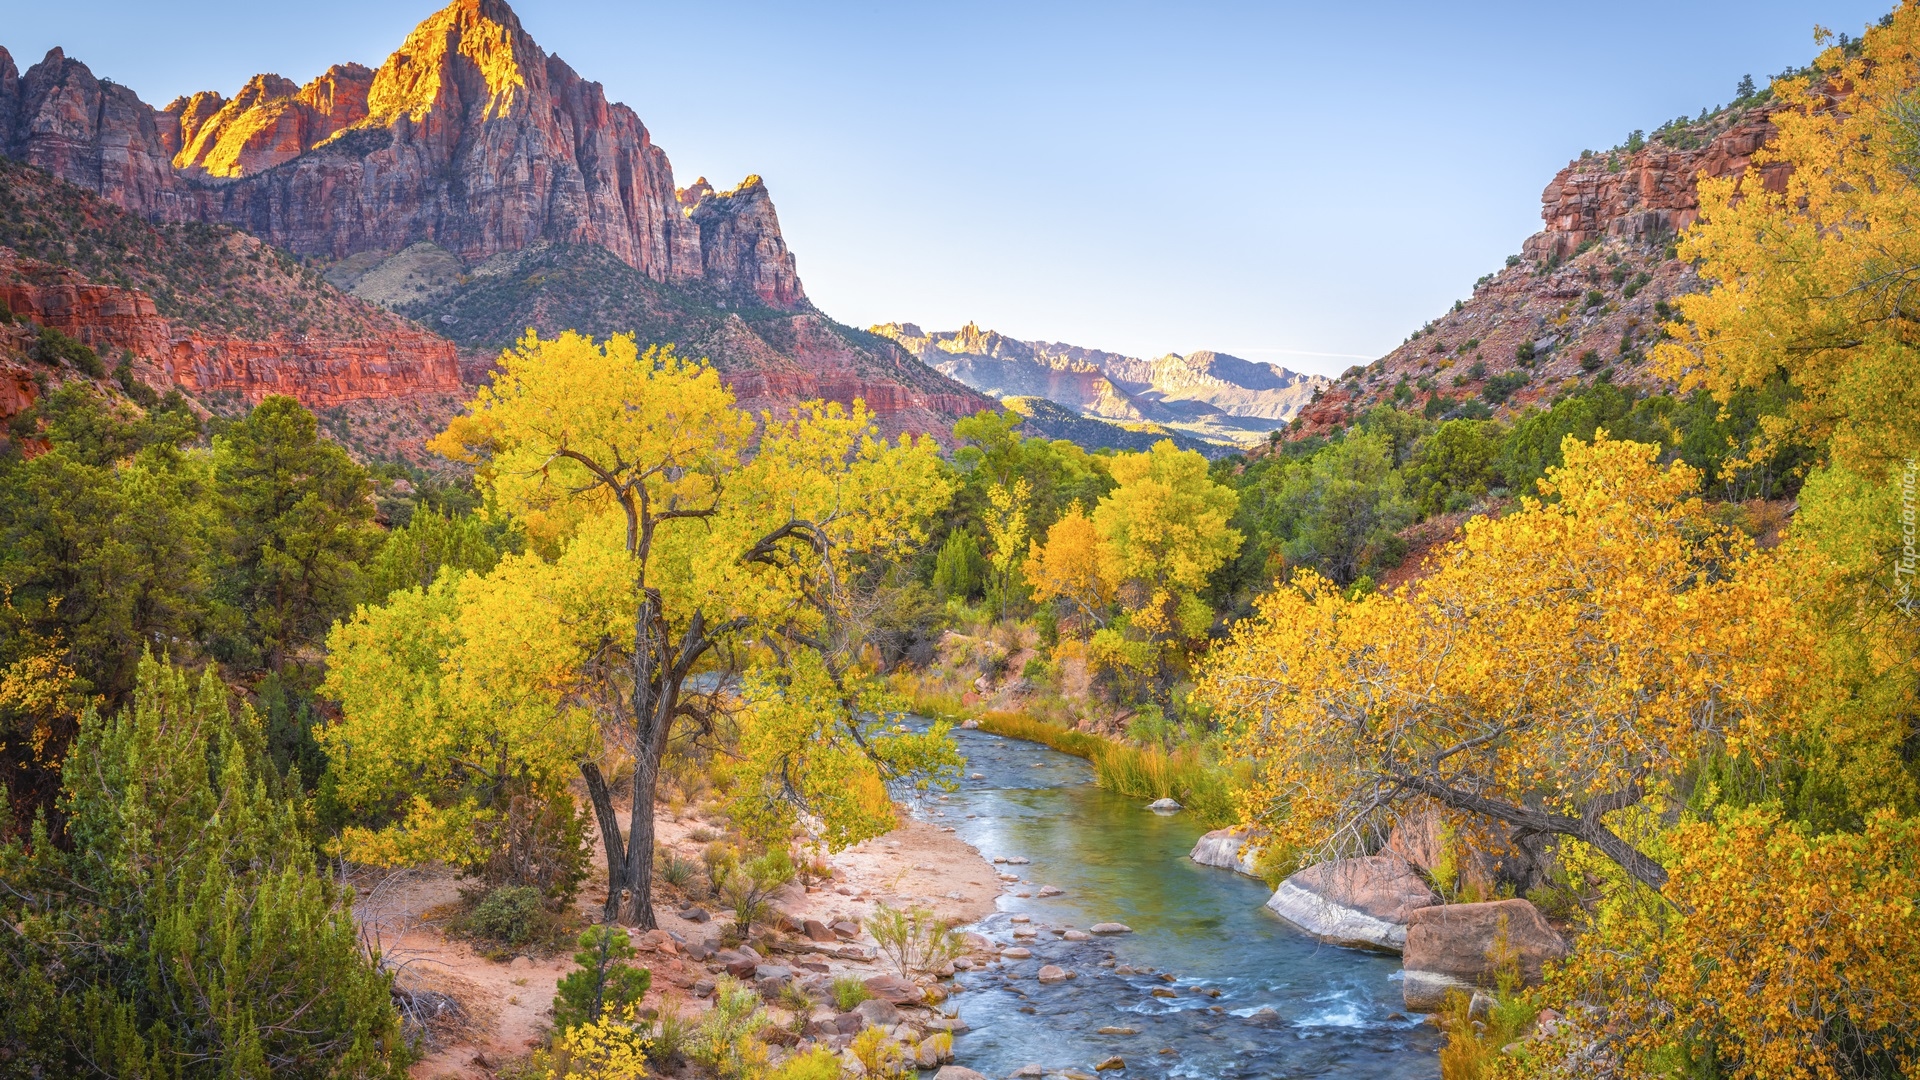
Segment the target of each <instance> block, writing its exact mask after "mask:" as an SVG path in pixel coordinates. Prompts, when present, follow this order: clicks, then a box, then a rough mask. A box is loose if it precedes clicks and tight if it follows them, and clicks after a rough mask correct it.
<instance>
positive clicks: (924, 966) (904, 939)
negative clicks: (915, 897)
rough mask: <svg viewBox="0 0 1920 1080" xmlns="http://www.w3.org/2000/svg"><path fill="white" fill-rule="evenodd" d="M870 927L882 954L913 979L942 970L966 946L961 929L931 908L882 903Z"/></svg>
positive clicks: (867, 919)
mask: <svg viewBox="0 0 1920 1080" xmlns="http://www.w3.org/2000/svg"><path fill="white" fill-rule="evenodd" d="M866 927H867V933H869V934H872V935H873V940H874V941H875V942H876V943H877V944H878V945H879V946H880V951H881V953H883V954H885V956H886V957H887V959H889V960H891V961H893V966H894V967H896V968H898V969H900V974H901V975H902V976H905V977H909V978H910V977H912V976H913V975H914V974H916V973H927V972H931V971H934V970H936V969H938V968H939V967H940V966H941V965H942V964H945V963H946V962H947V961H949V960H952V959H953V958H954V957H956V956H959V955H960V953H961V951H962V950H963V949H964V948H965V947H966V943H965V939H964V938H962V937H961V935H960V933H959V931H957V930H953V929H950V928H949V927H948V926H947V924H946V923H944V922H942V921H940V919H939V918H938V917H937V916H935V915H934V913H933V912H932V911H931V910H929V909H927V908H920V907H916V908H909V909H906V910H902V909H900V908H893V907H888V906H887V905H885V904H881V905H880V906H879V907H878V908H876V909H875V910H874V913H873V914H871V915H869V916H867V918H866Z"/></svg>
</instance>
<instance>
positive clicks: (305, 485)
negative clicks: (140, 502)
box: [213, 397, 375, 671]
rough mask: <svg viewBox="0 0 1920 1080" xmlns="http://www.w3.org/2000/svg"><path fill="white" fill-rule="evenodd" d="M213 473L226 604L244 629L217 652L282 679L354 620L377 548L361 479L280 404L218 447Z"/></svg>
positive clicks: (295, 410) (252, 416) (233, 429)
mask: <svg viewBox="0 0 1920 1080" xmlns="http://www.w3.org/2000/svg"><path fill="white" fill-rule="evenodd" d="M213 465H214V470H213V471H214V485H215V504H216V506H217V507H218V510H219V513H220V530H219V533H218V540H219V552H220V555H221V567H220V569H221V575H220V576H221V583H220V587H221V591H222V593H223V594H224V595H223V597H222V599H224V600H225V601H226V602H227V603H229V604H231V605H232V608H233V610H234V611H235V613H236V615H237V616H238V618H239V619H240V620H242V624H243V625H244V627H245V633H244V634H243V635H233V636H229V637H227V638H226V640H225V641H224V642H223V644H224V646H225V647H224V648H223V650H222V652H223V653H224V654H225V655H226V656H227V657H229V658H230V659H233V660H236V661H241V662H251V661H264V663H265V664H266V665H267V666H268V667H270V668H272V669H273V670H276V671H278V670H280V669H281V668H282V667H284V666H285V664H286V662H287V660H288V658H289V657H290V656H291V654H292V652H293V651H294V650H295V649H297V648H298V647H299V646H300V645H302V644H303V643H306V642H310V641H316V640H318V639H319V638H320V636H321V635H323V634H324V633H325V632H326V629H327V626H328V625H329V624H330V623H332V622H333V620H334V619H336V618H338V617H339V616H341V615H343V614H345V613H346V612H348V611H349V610H351V607H352V604H353V600H354V598H355V597H356V595H357V592H358V589H359V577H360V562H361V560H363V559H364V558H365V557H366V555H367V553H368V551H369V550H370V549H371V548H372V545H373V542H374V540H375V533H374V531H373V528H372V524H371V523H372V519H373V507H372V504H371V503H370V501H369V500H368V497H367V496H368V494H369V490H370V486H369V484H368V481H367V474H366V470H365V469H362V468H361V467H360V466H359V465H356V464H354V462H353V459H351V458H349V457H348V456H347V453H346V451H345V450H342V449H341V448H340V447H339V446H338V445H336V444H334V443H331V442H328V441H326V440H323V439H321V438H320V436H319V428H318V425H317V424H316V423H315V421H314V418H313V414H312V413H310V412H308V411H307V410H306V409H304V408H301V407H300V404H299V403H298V402H296V401H294V400H293V399H292V398H286V397H269V398H267V399H266V400H265V401H262V402H261V403H260V404H259V406H258V407H256V408H255V409H254V410H253V411H252V412H251V413H249V414H248V415H247V417H246V419H244V420H242V421H240V422H239V423H236V424H233V425H232V426H230V427H228V428H227V430H226V431H225V432H224V433H223V434H221V435H220V436H219V437H217V438H215V440H214V447H213Z"/></svg>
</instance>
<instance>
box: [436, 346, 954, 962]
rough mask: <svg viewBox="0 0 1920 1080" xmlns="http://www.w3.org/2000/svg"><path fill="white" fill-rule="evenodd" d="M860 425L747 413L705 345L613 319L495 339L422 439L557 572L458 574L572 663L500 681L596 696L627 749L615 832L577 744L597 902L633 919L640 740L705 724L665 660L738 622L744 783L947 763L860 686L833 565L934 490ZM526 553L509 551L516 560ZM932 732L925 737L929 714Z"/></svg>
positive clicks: (932, 459)
mask: <svg viewBox="0 0 1920 1080" xmlns="http://www.w3.org/2000/svg"><path fill="white" fill-rule="evenodd" d="M871 432H872V426H871V422H870V420H869V418H868V415H867V413H866V410H865V408H864V406H861V405H859V404H857V403H856V405H855V407H854V409H853V410H852V411H851V412H846V411H844V410H842V409H840V408H839V407H838V406H833V405H824V406H823V405H818V404H813V405H807V406H803V407H801V408H800V409H798V410H796V411H795V412H794V413H793V414H792V415H791V416H790V417H788V418H787V419H785V420H775V419H774V418H773V417H771V416H767V417H763V419H762V421H761V422H760V423H759V424H755V422H754V420H753V418H752V417H751V416H749V415H748V414H746V413H743V412H740V411H739V410H737V409H735V408H734V404H733V395H732V393H731V392H730V391H729V390H728V389H727V388H726V387H725V386H724V385H723V384H722V383H721V381H720V377H719V375H718V374H717V373H716V372H715V371H714V370H713V369H712V368H711V367H708V366H707V365H706V364H704V363H699V362H689V361H685V360H682V359H681V358H680V357H678V356H677V355H675V354H674V352H673V350H672V349H671V348H652V349H648V350H647V351H646V352H645V353H644V354H642V353H641V352H640V351H639V349H638V348H637V346H636V345H635V344H634V341H633V339H632V338H631V337H616V338H612V339H610V340H609V341H607V342H606V343H605V345H604V347H602V346H597V345H595V344H594V343H593V342H592V341H590V340H588V339H587V338H585V337H582V336H580V335H577V334H572V333H568V334H562V335H561V336H560V337H558V338H556V339H553V340H545V341H543V340H540V339H538V338H536V337H534V336H532V335H529V336H528V337H527V338H526V339H524V340H523V341H522V342H521V343H520V345H519V346H518V347H516V348H514V349H511V350H508V351H507V352H506V353H504V354H503V355H502V357H501V361H500V370H499V372H498V373H497V374H496V375H495V377H494V381H493V385H492V386H490V387H487V388H485V389H482V390H481V391H480V392H479V394H478V395H477V396H476V397H475V399H474V401H473V402H472V405H471V411H470V413H469V415H467V416H464V417H460V418H458V419H456V420H455V421H454V422H453V424H452V425H451V426H450V427H449V428H448V430H447V431H446V432H445V433H443V434H442V435H441V436H439V437H438V438H436V440H435V441H434V443H433V445H434V447H435V448H436V449H439V450H441V451H442V452H444V453H448V454H451V455H456V456H459V457H460V458H462V459H465V460H468V461H472V462H474V463H475V464H476V465H477V466H478V469H479V479H480V483H481V485H482V486H483V488H484V489H485V490H486V491H487V493H488V495H489V502H490V505H492V506H494V507H497V508H498V509H499V511H500V512H503V513H507V514H511V515H513V516H514V517H515V518H517V519H518V520H519V521H520V522H521V523H522V524H523V525H524V527H525V529H526V535H527V536H528V539H529V543H530V544H531V546H532V548H533V551H532V552H531V553H530V554H529V556H528V557H527V559H528V560H532V561H537V562H538V563H540V564H541V565H542V566H544V567H546V568H548V569H546V570H543V571H542V573H550V574H551V575H553V577H554V580H556V581H559V582H562V583H563V584H562V585H561V586H560V587H557V588H547V589H544V590H543V591H542V592H540V594H539V596H538V597H536V598H533V599H532V600H528V599H525V598H523V597H521V596H513V597H510V598H503V597H502V596H501V595H499V594H498V593H496V591H495V590H494V589H492V588H491V587H490V586H483V587H482V588H481V589H480V592H479V593H478V594H476V595H484V596H486V597H488V598H489V599H487V600H486V601H485V602H486V603H488V604H491V605H493V606H494V608H495V610H496V611H498V613H499V618H500V620H501V621H503V622H505V623H508V624H515V623H518V622H521V621H523V620H524V619H525V618H526V617H527V616H526V615H525V614H523V612H524V610H525V609H527V608H534V609H542V608H543V609H544V611H542V613H540V614H538V615H537V616H534V617H536V618H538V619H541V620H544V621H549V622H550V623H551V624H554V625H564V626H566V627H568V628H569V630H570V632H569V634H568V635H566V636H567V637H568V639H569V644H568V645H567V646H564V647H571V648H573V649H576V650H577V653H576V657H577V658H578V660H577V662H576V663H575V665H574V666H573V668H572V671H573V675H574V678H572V679H571V680H567V681H562V682H560V683H559V684H558V685H557V686H556V685H554V683H553V682H552V680H549V679H542V678H535V679H531V680H523V681H517V682H515V683H512V684H511V685H515V686H526V687H530V688H539V693H540V694H541V695H543V696H545V697H546V698H547V700H543V701H542V702H541V703H540V705H539V707H540V708H541V709H551V708H554V707H555V702H560V701H572V702H575V703H578V704H583V705H590V706H595V707H597V713H596V715H597V718H598V721H599V724H598V727H599V735H600V737H601V741H602V742H603V743H604V744H616V745H618V746H619V747H620V748H621V749H622V750H624V751H625V752H627V753H629V754H631V755H632V758H633V762H634V768H633V777H632V781H631V787H630V789H629V795H630V799H631V803H630V806H631V811H630V818H629V823H630V824H629V829H628V830H627V832H626V833H625V834H623V832H622V830H621V828H620V824H619V821H618V819H617V818H616V816H615V813H614V807H613V798H612V792H611V790H610V788H609V786H608V784H607V782H606V780H605V778H604V777H603V776H602V774H601V772H600V770H599V767H598V765H597V764H596V763H595V761H594V759H593V757H592V756H591V755H588V754H581V755H580V756H579V758H578V764H579V768H580V771H581V774H582V776H583V777H584V778H585V780H586V784H587V790H588V794H589V797H590V799H591V801H592V805H593V810H594V813H595V816H596V818H597V819H598V824H599V832H600V836H601V842H602V844H603V845H604V847H605V854H606V859H607V869H608V881H609V888H608V900H607V910H606V916H607V918H608V919H609V920H611V919H615V918H618V919H620V920H622V921H625V922H630V923H636V924H638V925H641V926H646V927H650V926H652V925H653V909H652V870H653V846H654V844H653V805H654V795H655V788H656V785H657V782H658V778H659V772H660V763H661V759H662V757H663V756H664V755H665V753H666V750H667V746H668V741H669V739H670V738H671V736H672V733H673V730H674V727H675V725H676V723H678V722H679V721H681V720H689V721H691V722H693V723H695V724H696V725H705V724H710V723H711V722H712V713H711V710H712V709H716V708H719V707H721V703H720V702H719V701H717V700H716V697H717V691H710V692H703V693H702V694H700V695H690V694H688V693H686V681H687V679H688V677H689V676H690V675H692V674H693V673H694V671H695V670H696V669H697V668H699V667H700V666H701V665H703V664H707V665H718V666H720V667H722V668H731V667H732V666H733V665H734V662H735V658H736V657H737V656H738V650H734V649H732V648H731V646H732V645H733V644H735V643H740V644H742V645H744V642H743V639H742V635H744V634H746V633H748V632H751V633H753V634H754V635H755V641H756V642H757V643H761V646H762V647H763V648H765V649H767V650H768V652H769V653H770V654H771V655H770V656H769V657H768V659H770V660H771V661H772V662H771V663H770V664H767V665H763V666H762V668H761V670H760V672H759V675H758V676H757V678H756V680H755V681H754V682H753V683H751V684H750V686H749V690H750V692H751V693H750V701H751V705H752V708H751V709H750V710H749V713H748V716H747V718H746V721H747V723H748V725H749V729H750V731H751V730H752V729H754V728H755V727H756V726H757V727H758V729H759V731H760V735H761V741H760V743H759V744H758V745H757V746H756V747H755V749H754V751H753V752H752V755H751V757H752V760H754V761H756V762H758V763H759V765H760V766H761V767H762V768H764V769H766V770H769V773H770V776H769V777H768V778H766V779H765V780H764V783H756V784H751V785H748V786H749V789H750V790H752V791H757V792H761V793H763V794H764V793H767V792H769V791H771V792H774V793H777V794H778V796H779V799H780V801H781V802H783V803H786V804H787V805H790V806H791V805H794V804H796V803H797V804H800V805H801V806H802V807H803V808H805V809H810V810H816V811H824V812H826V813H829V814H831V813H833V812H834V811H836V810H837V809H838V808H839V807H840V806H841V805H842V804H840V803H836V802H828V801H822V802H820V803H809V802H808V793H809V791H810V790H812V789H809V788H807V787H806V786H805V785H803V784H801V783H799V782H797V776H796V770H799V769H801V768H803V767H804V766H805V765H807V764H808V763H812V764H813V765H815V766H818V765H819V764H820V763H822V762H826V761H831V762H832V763H833V765H834V767H837V768H842V769H851V768H859V769H860V770H862V771H861V772H860V775H862V776H866V777H870V778H873V779H875V780H876V781H878V780H887V779H893V778H895V777H897V776H900V775H902V774H907V775H911V774H914V773H916V772H918V771H921V770H923V769H926V768H942V767H945V768H949V769H950V768H951V766H940V765H938V764H937V763H930V762H926V761H923V760H922V759H921V758H920V757H918V756H916V755H915V754H913V753H910V752H901V753H895V752H893V751H894V748H895V747H900V748H907V747H918V746H925V745H927V741H926V740H924V739H922V740H918V741H915V740H910V739H907V737H905V736H903V735H901V734H900V733H899V732H897V731H896V730H894V728H893V727H892V726H891V725H890V724H889V723H888V722H886V721H885V720H884V719H882V717H880V716H876V715H875V714H874V713H872V712H870V711H868V710H866V709H864V708H863V705H867V704H870V703H871V699H870V698H867V697H865V696H864V692H863V690H862V689H861V686H860V683H861V680H860V679H859V678H858V675H859V673H858V671H857V670H856V669H855V666H854V663H853V658H854V657H855V655H856V654H857V651H858V644H859V636H860V630H861V623H860V619H859V618H858V610H857V609H858V604H857V602H856V601H857V599H858V598H857V597H856V596H855V595H853V590H852V586H851V581H852V580H853V579H852V577H851V576H850V574H849V571H850V570H851V569H852V567H853V566H854V565H855V564H858V563H860V562H862V561H863V560H864V561H869V562H871V563H874V564H885V563H887V562H889V561H897V560H898V559H899V558H900V557H901V556H902V555H903V554H904V553H906V552H908V551H910V550H911V549H912V548H913V547H915V546H916V545H918V544H921V543H924V542H925V538H926V531H925V529H926V521H927V519H928V517H929V516H930V515H931V514H932V512H933V511H934V510H935V509H936V508H937V507H939V506H940V505H942V504H943V503H944V501H945V500H946V499H947V497H948V496H949V495H950V494H951V488H950V487H949V486H948V484H947V483H946V481H945V480H944V478H943V475H942V471H941V465H940V461H939V457H938V454H937V451H936V448H935V446H934V444H933V443H932V442H931V441H930V440H925V439H922V440H914V439H911V438H906V437H903V438H902V439H901V440H900V441H899V442H897V443H884V442H881V441H878V440H876V439H875V438H874V437H873V435H872V433H871ZM750 449H751V453H749V450H750ZM511 561H512V560H509V561H508V562H511ZM532 561H528V562H522V563H516V564H515V565H517V566H521V567H523V568H526V569H523V571H521V572H524V573H526V574H528V575H529V576H532V570H531V569H530V568H531V567H532V565H533V562H532ZM505 565H507V562H503V566H505ZM499 575H500V571H498V570H496V572H495V574H493V575H489V576H488V577H487V578H484V579H480V580H481V581H482V582H483V583H491V582H493V581H494V580H495V579H496V578H497V577H499ZM476 602H480V601H476ZM519 638H520V639H524V636H523V635H520V636H519ZM723 647H726V652H727V655H724V656H723V655H720V654H719V653H718V652H717V650H722V649H723ZM562 649H563V646H555V647H554V648H553V650H552V651H551V652H550V653H549V654H547V655H548V658H552V657H557V656H559V654H560V652H561V651H562ZM541 667H542V668H543V669H547V670H555V669H553V668H552V667H551V666H550V665H549V664H548V663H547V662H546V661H545V660H543V662H542V664H541ZM559 670H564V665H563V666H562V667H561V668H560V669H559ZM503 685H509V684H505V683H503ZM801 697H805V698H808V699H810V700H811V701H813V702H814V703H815V704H816V705H817V706H818V707H819V708H818V710H816V711H815V712H814V713H812V714H810V715H808V716H805V717H796V715H795V714H794V712H793V711H792V710H791V709H790V708H789V707H787V706H786V705H785V704H784V703H785V702H787V701H790V700H794V699H797V698H801ZM800 720H804V723H803V724H802V723H799V722H797V721H800ZM752 738H754V736H752V735H751V734H750V735H749V736H746V737H744V738H743V741H750V740H751V739H752ZM895 739H901V740H902V741H901V742H898V743H896V742H895V741H894V740H895ZM932 741H933V742H934V743H943V742H944V741H945V736H944V730H937V731H936V732H935V733H934V734H933V739H932ZM751 779H755V780H761V779H762V778H761V777H755V778H751ZM769 785H770V786H769ZM815 794H818V792H815ZM872 820H873V819H871V818H868V819H865V820H864V821H863V822H861V823H860V824H859V828H860V829H861V831H864V830H865V829H866V828H871V827H873V824H872Z"/></svg>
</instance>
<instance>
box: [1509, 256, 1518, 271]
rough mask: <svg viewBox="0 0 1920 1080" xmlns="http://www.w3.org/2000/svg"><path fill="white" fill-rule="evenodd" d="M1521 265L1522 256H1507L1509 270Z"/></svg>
mask: <svg viewBox="0 0 1920 1080" xmlns="http://www.w3.org/2000/svg"><path fill="white" fill-rule="evenodd" d="M1519 265H1520V256H1518V255H1509V256H1507V268H1508V269H1512V268H1513V267H1516V266H1519Z"/></svg>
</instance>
